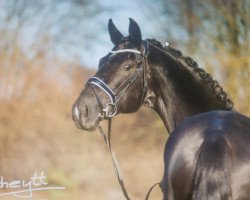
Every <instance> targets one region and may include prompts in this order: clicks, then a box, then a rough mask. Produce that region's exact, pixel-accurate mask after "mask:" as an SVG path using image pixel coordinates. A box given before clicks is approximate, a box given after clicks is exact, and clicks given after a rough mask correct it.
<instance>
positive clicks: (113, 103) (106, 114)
mask: <svg viewBox="0 0 250 200" xmlns="http://www.w3.org/2000/svg"><path fill="white" fill-rule="evenodd" d="M148 45H149V44H148V42H147V41H144V52H141V51H138V50H135V49H121V50H117V51H110V53H112V55H111V56H113V55H115V54H118V53H135V54H139V55H141V56H142V57H143V62H142V64H141V65H140V66H139V67H137V69H136V70H135V73H134V74H133V75H131V76H130V77H129V78H128V79H127V80H126V81H125V83H123V84H122V85H121V86H120V87H119V88H118V90H117V92H116V93H115V92H114V91H113V90H112V89H111V88H110V87H109V86H108V85H107V84H106V83H105V82H103V81H102V80H101V79H99V78H98V77H92V78H90V79H89V80H88V81H87V83H88V84H90V85H91V87H92V89H93V92H94V94H95V96H96V99H97V102H98V104H99V106H100V113H99V115H98V116H99V117H100V118H101V119H108V135H107V136H106V135H105V133H104V131H103V128H102V127H101V126H100V125H98V129H99V132H100V134H101V135H102V136H103V139H104V142H105V143H106V145H107V147H108V149H109V152H110V156H111V158H112V163H113V167H114V170H115V173H116V176H117V179H118V182H119V184H120V187H121V189H122V192H123V195H124V197H125V198H126V199H127V200H130V197H129V195H128V192H127V190H126V187H125V185H124V181H123V177H122V174H121V171H120V168H119V164H118V161H117V159H116V156H115V153H114V151H113V149H112V146H111V128H112V118H113V117H114V116H115V115H116V114H117V103H118V102H119V101H120V99H121V98H122V97H123V95H124V94H126V92H127V90H128V89H129V88H130V86H131V85H132V84H133V83H134V81H135V80H137V78H138V77H139V76H140V74H141V73H143V91H142V95H141V102H140V105H142V103H143V101H144V98H145V96H146V93H147V84H148V83H147V75H146V72H147V56H148ZM94 86H96V87H98V88H99V89H101V90H102V91H103V92H104V93H105V94H107V95H108V97H109V98H110V102H109V103H107V104H106V107H105V108H103V105H102V103H101V101H100V98H99V96H98V94H97V93H96V91H95V88H94ZM110 110H111V112H110ZM157 185H159V186H160V188H161V183H156V184H154V185H153V186H152V187H151V188H150V189H149V191H148V193H147V195H146V197H145V200H148V199H149V195H150V193H151V191H152V190H153V188H154V187H155V186H157Z"/></svg>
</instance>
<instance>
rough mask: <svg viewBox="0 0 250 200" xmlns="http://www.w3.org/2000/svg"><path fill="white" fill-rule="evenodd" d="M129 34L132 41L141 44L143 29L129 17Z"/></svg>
mask: <svg viewBox="0 0 250 200" xmlns="http://www.w3.org/2000/svg"><path fill="white" fill-rule="evenodd" d="M129 21H130V23H129V35H130V37H131V39H132V42H134V43H136V44H141V42H142V37H141V30H140V27H139V26H138V24H137V23H136V22H135V20H133V19H132V18H129Z"/></svg>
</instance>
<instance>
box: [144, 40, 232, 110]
mask: <svg viewBox="0 0 250 200" xmlns="http://www.w3.org/2000/svg"><path fill="white" fill-rule="evenodd" d="M147 41H148V42H149V43H150V44H152V45H154V46H156V47H158V48H160V49H161V50H162V51H165V52H170V53H171V54H172V55H173V56H174V57H175V58H178V59H181V60H184V61H185V63H186V64H187V67H189V68H190V69H191V71H192V72H193V73H194V74H198V75H199V77H200V78H201V79H202V80H203V82H204V83H205V84H206V85H207V87H208V88H209V90H210V92H211V93H213V94H215V95H216V97H217V98H218V99H219V100H220V101H221V102H222V104H223V105H224V108H225V110H233V109H234V108H233V102H232V101H231V99H230V98H229V97H228V94H227V93H226V92H225V91H224V90H223V88H222V87H221V86H220V85H219V83H218V82H217V81H216V80H214V79H213V78H212V76H211V75H210V74H209V73H207V72H206V71H205V70H204V69H202V68H200V67H199V66H198V64H197V62H195V61H194V60H193V59H192V58H190V57H188V56H183V55H182V53H181V51H179V50H177V49H175V48H173V47H170V46H166V47H163V45H162V44H161V43H160V42H159V41H157V40H155V39H147Z"/></svg>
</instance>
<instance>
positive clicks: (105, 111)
mask: <svg viewBox="0 0 250 200" xmlns="http://www.w3.org/2000/svg"><path fill="white" fill-rule="evenodd" d="M145 43H146V44H145V45H144V52H143V53H142V52H141V51H138V50H135V49H121V50H117V51H110V53H112V55H115V54H119V53H135V54H139V55H141V56H143V62H142V64H141V65H140V66H139V67H137V69H136V70H135V72H134V74H133V75H131V76H130V77H129V78H128V79H127V80H126V81H125V82H124V83H123V84H122V85H121V86H120V87H119V88H118V90H117V92H116V93H115V92H114V91H113V90H112V89H111V88H110V87H109V86H108V85H107V84H106V83H105V82H103V81H102V80H101V79H99V78H98V77H92V78H90V79H89V80H88V81H87V83H88V84H90V85H91V86H92V89H93V91H94V93H95V96H96V98H97V102H98V104H99V106H100V113H99V117H101V118H103V119H110V118H112V117H114V116H115V115H116V114H117V103H118V102H119V100H120V99H121V97H122V96H123V95H124V94H125V93H126V92H127V90H128V89H129V87H130V86H131V85H132V84H133V83H134V81H135V80H136V79H137V78H138V77H139V75H140V74H141V73H143V91H142V95H141V102H140V105H141V104H142V103H143V100H144V98H145V95H146V92H147V79H146V64H147V61H146V59H147V46H148V44H147V42H145ZM112 55H111V56H112ZM94 86H96V87H98V88H99V89H101V90H102V91H103V92H104V93H105V94H107V95H108V97H109V99H110V102H109V103H107V104H106V106H105V107H104V108H103V106H102V104H101V101H100V98H99V96H98V94H97V93H96V91H95V88H94Z"/></svg>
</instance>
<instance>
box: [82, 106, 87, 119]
mask: <svg viewBox="0 0 250 200" xmlns="http://www.w3.org/2000/svg"><path fill="white" fill-rule="evenodd" d="M82 115H83V117H84V119H87V118H88V116H89V108H88V106H86V105H84V106H83V110H82Z"/></svg>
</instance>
